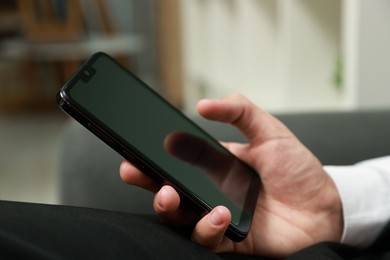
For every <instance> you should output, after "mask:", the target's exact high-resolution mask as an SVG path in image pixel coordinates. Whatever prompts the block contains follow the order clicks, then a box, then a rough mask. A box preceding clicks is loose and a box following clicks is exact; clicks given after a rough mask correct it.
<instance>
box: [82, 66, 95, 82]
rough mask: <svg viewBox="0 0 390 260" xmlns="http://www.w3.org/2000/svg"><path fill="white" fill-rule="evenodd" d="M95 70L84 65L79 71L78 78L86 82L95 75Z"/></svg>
mask: <svg viewBox="0 0 390 260" xmlns="http://www.w3.org/2000/svg"><path fill="white" fill-rule="evenodd" d="M95 73H96V71H95V69H94V68H92V67H85V68H84V69H83V70H82V71H81V73H80V78H81V80H82V81H84V82H88V81H90V80H91V78H92V77H93V76H94V75H95Z"/></svg>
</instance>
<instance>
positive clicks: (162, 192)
mask: <svg viewBox="0 0 390 260" xmlns="http://www.w3.org/2000/svg"><path fill="white" fill-rule="evenodd" d="M165 194H166V191H165V190H164V189H161V190H160V192H159V193H158V198H157V203H158V205H159V206H160V207H163V205H164V197H165V196H166V195H165Z"/></svg>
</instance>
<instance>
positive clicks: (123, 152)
mask: <svg viewBox="0 0 390 260" xmlns="http://www.w3.org/2000/svg"><path fill="white" fill-rule="evenodd" d="M122 155H123V157H125V159H126V160H128V161H130V162H133V163H135V162H136V159H135V157H134V156H133V155H132V154H130V153H128V152H127V151H126V150H123V151H122Z"/></svg>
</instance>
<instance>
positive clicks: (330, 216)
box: [120, 95, 343, 257]
mask: <svg viewBox="0 0 390 260" xmlns="http://www.w3.org/2000/svg"><path fill="white" fill-rule="evenodd" d="M198 111H199V113H200V114H201V115H202V116H203V117H205V118H207V119H210V120H215V121H220V122H224V123H230V124H233V125H235V126H236V127H238V128H239V129H240V130H241V131H242V133H243V134H244V135H245V136H246V137H247V138H248V140H249V143H248V144H238V143H225V144H224V145H225V146H226V147H227V148H228V149H229V150H230V151H231V152H232V153H234V154H235V155H236V156H237V157H239V158H240V159H241V160H243V161H244V162H246V163H247V164H248V165H250V166H251V167H252V168H253V169H255V170H256V171H257V172H258V173H259V174H260V177H261V179H262V183H263V189H262V190H261V192H260V194H259V197H258V201H257V205H256V210H255V215H254V218H253V222H252V226H251V230H250V232H249V234H248V237H247V238H246V239H245V240H244V241H242V242H240V243H235V242H233V241H231V240H229V239H228V238H227V237H225V236H224V233H225V231H226V229H227V227H228V225H229V222H230V219H231V215H230V212H229V210H228V209H227V208H225V207H223V206H218V207H216V208H214V209H213V210H212V211H211V212H210V213H209V214H207V215H205V216H204V217H202V218H201V219H200V220H199V221H198V222H197V223H196V226H195V228H194V231H193V234H192V240H193V241H195V242H197V243H199V244H202V245H204V246H205V247H208V248H210V249H211V250H213V251H215V252H237V253H242V254H251V255H263V256H272V257H284V256H287V255H289V254H292V253H294V252H296V251H298V250H299V249H302V248H304V247H307V246H309V245H312V244H314V243H317V242H321V241H339V240H340V238H341V232H342V228H343V222H342V211H341V202H340V198H339V194H338V192H337V190H336V187H335V185H334V183H333V182H332V180H331V179H330V177H329V176H328V175H327V174H326V172H325V171H324V170H323V167H322V165H321V163H320V162H319V161H318V160H317V158H316V157H315V156H314V155H313V154H312V153H311V152H310V151H309V150H308V149H307V148H306V147H304V146H303V145H302V144H301V143H300V142H299V141H298V139H297V138H296V137H295V136H294V135H293V134H292V133H291V132H290V131H289V130H288V129H287V128H286V127H285V126H284V125H283V124H282V123H281V122H279V121H278V120H277V119H275V118H274V117H272V116H271V115H269V114H267V113H265V112H264V111H262V110H261V109H259V108H258V107H256V106H255V105H254V104H252V103H251V102H250V101H249V100H247V99H245V98H244V97H242V96H239V95H233V96H229V97H226V98H224V99H221V100H202V101H200V102H199V103H198ZM120 174H121V178H122V179H123V180H124V181H125V182H127V183H129V184H132V185H137V186H140V187H143V188H145V189H148V190H150V191H152V192H155V193H156V196H155V200H154V209H155V211H156V212H157V213H158V214H159V215H160V216H161V217H162V218H163V219H165V220H166V221H167V222H169V223H172V224H176V225H187V224H191V223H192V222H193V221H197V220H198V218H197V217H196V216H195V215H194V213H192V212H189V210H188V209H187V208H186V207H185V206H184V205H180V197H179V195H178V193H177V192H176V191H175V190H174V189H173V188H172V187H170V186H168V185H165V186H163V187H160V186H158V185H157V184H156V183H154V182H153V181H152V180H151V179H150V178H149V177H147V176H146V175H144V174H142V173H141V172H140V171H139V170H137V169H136V168H135V167H133V166H132V165H131V164H130V163H129V162H127V161H124V162H123V163H122V165H121V167H120Z"/></svg>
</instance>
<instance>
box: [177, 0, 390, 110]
mask: <svg viewBox="0 0 390 260" xmlns="http://www.w3.org/2000/svg"><path fill="white" fill-rule="evenodd" d="M389 3H390V1H388V0H327V1H323V0H289V1H286V0H245V1H242V0H241V1H239V0H229V1H227V0H207V1H205V0H186V1H182V6H183V27H182V28H183V42H184V48H183V50H184V53H183V57H184V80H185V83H184V85H185V86H184V88H185V98H186V100H185V104H186V108H187V109H188V110H193V107H194V104H195V103H196V101H197V100H198V99H199V98H202V97H222V96H225V95H228V94H231V93H235V92H240V93H242V94H244V95H246V96H248V97H249V98H251V99H252V100H253V101H254V102H255V103H257V104H258V105H260V106H262V107H263V108H265V109H267V110H269V111H283V112H288V111H301V110H340V109H343V110H345V109H356V108H360V107H364V108H370V107H375V106H376V107H378V106H390V104H388V102H386V100H387V99H388V98H387V97H389V95H388V94H389V92H388V89H389V88H388V87H387V86H388V85H389V84H390V78H389V77H390V76H389V74H390V73H387V70H386V68H389V66H388V64H389V62H390V57H389V48H388V47H386V46H390V45H389V41H390V37H389V34H390V26H388V25H389V24H390V23H389V22H390V21H389V20H390V8H389ZM337 73H338V74H339V75H340V76H341V81H340V82H341V85H338V84H336V83H335V80H334V78H335V76H336V75H337ZM372 85H375V86H372ZM368 86H370V87H368ZM374 100H375V101H374Z"/></svg>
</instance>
